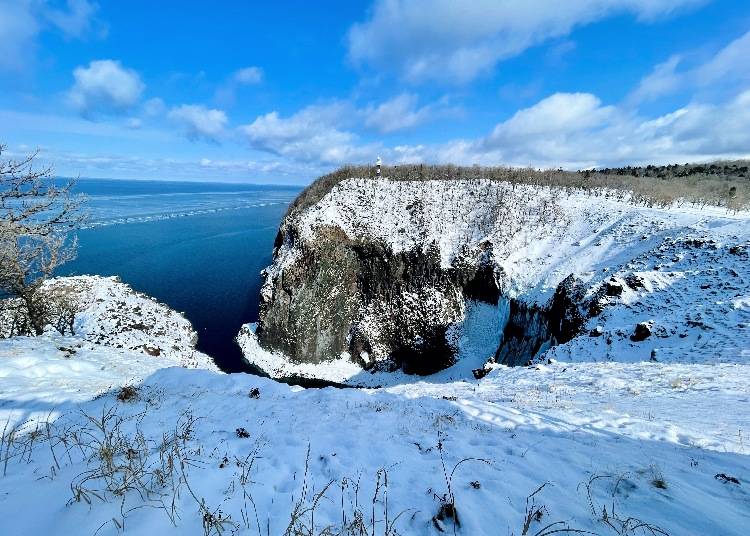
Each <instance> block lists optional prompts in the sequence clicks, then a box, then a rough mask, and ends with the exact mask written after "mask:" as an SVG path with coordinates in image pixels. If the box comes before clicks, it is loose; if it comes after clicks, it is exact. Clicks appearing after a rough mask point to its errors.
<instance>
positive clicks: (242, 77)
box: [232, 67, 263, 85]
mask: <svg viewBox="0 0 750 536" xmlns="http://www.w3.org/2000/svg"><path fill="white" fill-rule="evenodd" d="M232 79H233V80H234V81H235V82H237V83H238V84H246V85H253V84H260V83H261V82H262V81H263V69H261V68H260V67H244V68H242V69H239V70H237V71H235V73H234V75H233V76H232Z"/></svg>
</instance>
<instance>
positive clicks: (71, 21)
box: [44, 0, 98, 37]
mask: <svg viewBox="0 0 750 536" xmlns="http://www.w3.org/2000/svg"><path fill="white" fill-rule="evenodd" d="M97 9H98V6H97V5H96V4H95V3H92V2H89V1H88V0H68V1H67V9H54V8H50V9H49V10H47V11H46V13H45V14H44V16H45V18H46V19H47V20H49V22H50V23H51V24H52V25H53V26H55V27H56V28H58V29H59V30H60V31H61V32H63V33H64V34H65V35H66V36H69V37H82V36H84V35H85V34H86V33H87V32H88V31H89V30H91V27H92V25H93V18H94V15H95V14H96V11H97Z"/></svg>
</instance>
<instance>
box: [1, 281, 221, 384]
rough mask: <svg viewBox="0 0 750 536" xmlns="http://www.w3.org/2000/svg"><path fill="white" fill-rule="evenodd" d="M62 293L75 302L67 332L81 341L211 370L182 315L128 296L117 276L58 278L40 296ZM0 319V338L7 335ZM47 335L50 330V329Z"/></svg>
mask: <svg viewBox="0 0 750 536" xmlns="http://www.w3.org/2000/svg"><path fill="white" fill-rule="evenodd" d="M61 289H65V290H66V291H68V292H70V293H71V295H74V296H75V297H76V300H77V310H78V312H77V313H76V315H75V322H74V328H73V331H74V333H75V337H76V338H78V339H81V340H82V341H86V342H90V343H95V344H99V345H104V346H109V347H112V348H122V349H127V350H134V351H136V352H139V353H143V354H146V355H148V356H151V357H153V358H155V359H157V360H158V359H162V358H163V359H166V360H167V362H168V363H169V365H167V366H170V365H174V364H175V363H177V364H180V365H182V366H185V367H200V368H209V369H214V370H216V365H215V364H214V363H213V360H212V359H211V358H210V357H209V356H207V355H205V354H203V353H201V352H198V351H197V350H196V349H195V345H196V343H197V341H198V335H197V334H196V332H195V330H194V329H193V327H192V325H191V324H190V322H189V321H188V320H187V319H186V318H185V317H184V316H182V314H180V313H178V312H176V311H174V310H172V309H170V308H169V307H168V306H166V305H164V304H163V303H159V302H158V301H156V300H155V299H153V298H151V297H150V296H146V295H145V294H142V293H140V292H136V291H134V290H133V289H132V288H131V287H130V286H128V285H126V284H125V283H123V282H122V281H120V280H119V278H117V277H102V276H89V275H83V276H76V277H58V278H55V279H51V280H49V281H46V282H45V286H44V287H43V290H42V291H43V292H44V291H50V290H53V291H54V290H61ZM7 325H8V322H7V319H4V318H2V316H0V334H3V335H4V336H7V333H6V331H7ZM47 333H48V334H50V335H52V334H54V333H56V332H55V330H54V329H53V328H52V327H51V326H50V327H49V328H48V330H47Z"/></svg>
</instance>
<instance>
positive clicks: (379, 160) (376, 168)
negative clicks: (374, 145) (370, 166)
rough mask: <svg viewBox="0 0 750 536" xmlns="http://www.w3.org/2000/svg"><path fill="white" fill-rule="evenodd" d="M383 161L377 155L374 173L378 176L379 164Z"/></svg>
mask: <svg viewBox="0 0 750 536" xmlns="http://www.w3.org/2000/svg"><path fill="white" fill-rule="evenodd" d="M382 163H383V161H382V160H381V159H380V157H378V159H377V160H375V175H377V176H378V177H380V164H382Z"/></svg>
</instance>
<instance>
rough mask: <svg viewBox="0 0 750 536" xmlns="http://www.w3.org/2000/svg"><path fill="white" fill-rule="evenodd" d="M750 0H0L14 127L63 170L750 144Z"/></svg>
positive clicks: (552, 158) (567, 163)
mask: <svg viewBox="0 0 750 536" xmlns="http://www.w3.org/2000/svg"><path fill="white" fill-rule="evenodd" d="M749 58H750V2H747V1H745V0H713V1H712V0H566V1H565V2H561V1H559V0H555V1H553V0H523V1H502V0H494V1H490V0H474V1H472V2H456V1H452V0H431V1H428V0H411V1H407V0H374V1H368V2H355V1H351V2H344V1H341V2H327V1H320V2H304V1H289V2H275V3H268V4H267V5H266V4H265V3H263V4H262V3H260V2H235V1H221V0H215V1H213V2H210V3H203V2H201V3H199V2H187V1H185V2H178V1H166V2H157V3H155V2H146V1H141V0H135V1H129V2H119V1H103V0H102V1H99V2H94V1H91V0H59V1H53V0H0V142H1V143H4V144H6V146H7V148H6V154H5V155H4V156H11V157H14V156H19V155H22V154H24V153H25V152H28V151H30V150H33V149H36V148H38V149H40V157H41V159H42V160H43V161H44V162H49V163H51V164H53V165H54V166H55V169H56V170H57V172H58V173H59V174H61V175H66V176H82V177H112V178H132V179H170V180H177V179H180V180H184V179H187V180H217V181H249V182H279V183H304V182H308V181H310V180H311V179H313V178H315V177H316V176H318V175H319V174H321V173H324V172H326V171H328V170H331V169H333V168H335V167H337V166H339V165H341V164H343V163H350V162H352V163H356V162H371V161H374V159H375V158H376V157H377V156H378V155H380V156H382V157H383V159H384V161H385V162H386V163H401V162H451V163H456V164H483V165H497V164H505V165H521V166H535V167H558V166H562V167H565V168H571V169H574V168H584V167H591V166H605V165H621V164H630V163H633V164H635V163H648V162H654V163H667V162H685V161H702V160H710V159H720V158H740V157H748V156H750V59H749Z"/></svg>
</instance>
